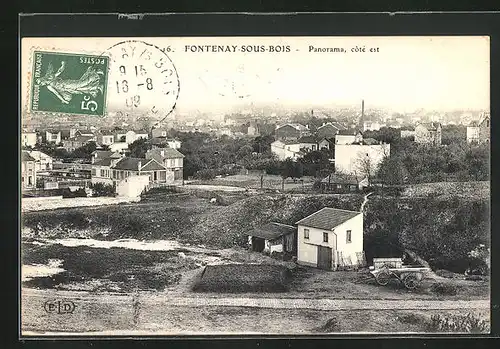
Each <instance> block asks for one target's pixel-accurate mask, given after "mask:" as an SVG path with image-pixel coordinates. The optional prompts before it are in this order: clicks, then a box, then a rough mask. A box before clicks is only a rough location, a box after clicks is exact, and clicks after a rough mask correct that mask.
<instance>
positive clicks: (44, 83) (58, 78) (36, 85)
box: [30, 51, 109, 116]
mask: <svg viewBox="0 0 500 349" xmlns="http://www.w3.org/2000/svg"><path fill="white" fill-rule="evenodd" d="M108 64H109V59H108V57H106V56H97V55H95V56H93V55H87V54H73V53H61V52H43V51H35V52H34V56H33V71H32V74H31V76H32V79H31V98H30V109H31V112H33V113H36V112H49V113H65V114H83V115H97V116H104V114H105V112H106V95H107V80H108V79H107V78H108Z"/></svg>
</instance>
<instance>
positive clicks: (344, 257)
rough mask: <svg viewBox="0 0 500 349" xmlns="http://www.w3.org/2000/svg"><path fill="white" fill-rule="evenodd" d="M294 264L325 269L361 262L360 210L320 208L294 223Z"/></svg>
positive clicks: (361, 219)
mask: <svg viewBox="0 0 500 349" xmlns="http://www.w3.org/2000/svg"><path fill="white" fill-rule="evenodd" d="M295 224H297V263H298V264H302V265H306V266H311V267H317V268H321V269H325V270H337V269H338V268H340V267H350V266H358V265H360V264H362V263H363V261H364V258H363V213H362V212H358V211H348V210H341V209H337V208H331V207H324V208H322V209H321V210H319V211H317V212H315V213H313V214H311V215H309V216H307V217H305V218H303V219H301V220H299V221H298V222H297V223H295Z"/></svg>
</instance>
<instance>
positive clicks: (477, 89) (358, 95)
mask: <svg viewBox="0 0 500 349" xmlns="http://www.w3.org/2000/svg"><path fill="white" fill-rule="evenodd" d="M127 39H134V38H50V39H49V38H25V39H23V41H22V84H23V87H24V88H22V93H23V96H22V98H23V101H25V100H27V96H26V93H27V91H28V81H27V76H28V71H29V70H31V65H30V60H31V58H30V55H31V52H32V50H33V49H34V48H42V49H44V50H51V51H52V50H56V51H62V52H82V51H83V52H93V53H98V52H104V51H105V50H106V49H107V48H108V47H110V46H112V45H114V44H115V43H117V42H120V41H123V40H127ZM135 39H136V40H141V41H144V42H147V43H151V44H154V45H157V46H159V47H162V48H166V47H170V48H171V49H172V50H173V51H174V52H169V53H168V56H169V57H170V59H171V60H172V61H173V63H174V65H175V68H176V70H177V73H178V75H179V81H180V85H181V90H180V94H179V97H178V100H177V107H178V108H179V110H180V111H191V110H200V111H209V112H210V111H221V112H224V110H226V109H227V108H230V107H232V106H235V105H238V104H241V103H246V104H249V103H256V104H261V103H280V104H283V105H289V106H294V105H304V106H309V105H310V106H311V107H313V106H314V107H321V106H323V105H324V106H328V105H332V104H353V105H358V104H359V103H360V101H361V99H364V100H365V103H366V105H367V107H370V106H379V107H387V108H391V109H394V110H401V111H404V110H407V111H410V110H414V109H417V108H425V109H438V110H447V109H468V108H471V109H489V99H490V96H489V87H490V86H489V85H490V83H489V81H490V76H489V69H490V67H489V38H488V37H293V38H292V37H281V38H280V37H227V38H213V37H212V38H208V37H207V38H167V37H164V38H135ZM186 45H196V46H198V45H237V50H240V49H241V46H246V45H251V46H258V45H264V46H266V47H268V46H269V45H289V46H290V52H281V53H269V52H252V53H241V52H217V53H207V52H205V53H199V52H196V53H193V52H185V49H186ZM309 46H314V47H318V48H322V47H323V48H327V47H331V48H335V47H336V48H344V49H345V50H346V52H345V53H339V52H337V53H328V52H324V53H320V52H309ZM356 46H358V47H363V46H364V47H365V48H366V50H367V51H368V50H369V49H370V48H378V50H379V52H365V53H354V52H351V49H352V48H355V47H356ZM110 74H111V73H110ZM113 81H114V80H113V76H112V74H111V75H110V79H109V85H108V86H109V88H108V90H109V91H112V90H113V89H112V87H113V86H112V85H111V84H113V83H114V82H113ZM155 98H156V99H157V100H158V98H157V97H155ZM156 102H158V101H156ZM167 102H168V101H165V103H167ZM120 103H122V102H117V99H116V98H115V97H114V96H113V95H109V96H108V109H109V110H112V109H117V108H118V109H119V108H120V105H121V104H120ZM151 103H153V102H152V101H151Z"/></svg>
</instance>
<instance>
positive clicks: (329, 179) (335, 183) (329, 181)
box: [321, 173, 369, 193]
mask: <svg viewBox="0 0 500 349" xmlns="http://www.w3.org/2000/svg"><path fill="white" fill-rule="evenodd" d="M368 185H369V183H368V178H367V177H366V176H365V177H356V176H354V175H350V174H344V173H331V174H330V175H328V176H326V177H325V178H323V179H322V180H321V189H322V190H323V191H328V192H333V193H352V192H358V191H361V190H363V189H364V188H366V187H368Z"/></svg>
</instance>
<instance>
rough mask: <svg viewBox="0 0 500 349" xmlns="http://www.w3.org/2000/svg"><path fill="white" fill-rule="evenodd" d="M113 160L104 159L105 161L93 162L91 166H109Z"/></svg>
mask: <svg viewBox="0 0 500 349" xmlns="http://www.w3.org/2000/svg"><path fill="white" fill-rule="evenodd" d="M113 160H114V159H112V158H105V159H101V160H98V161H96V162H94V163H93V165H95V166H111V162H112V161H113Z"/></svg>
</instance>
